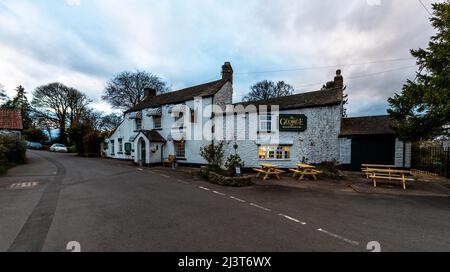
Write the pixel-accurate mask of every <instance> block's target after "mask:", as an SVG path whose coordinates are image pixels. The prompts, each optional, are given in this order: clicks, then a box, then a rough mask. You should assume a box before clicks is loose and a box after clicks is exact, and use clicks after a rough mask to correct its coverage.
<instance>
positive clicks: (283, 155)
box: [258, 145, 291, 160]
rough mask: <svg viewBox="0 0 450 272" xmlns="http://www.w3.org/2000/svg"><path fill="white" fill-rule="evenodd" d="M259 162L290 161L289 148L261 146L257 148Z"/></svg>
mask: <svg viewBox="0 0 450 272" xmlns="http://www.w3.org/2000/svg"><path fill="white" fill-rule="evenodd" d="M258 157H259V159H260V160H290V159H291V146H288V145H279V146H275V145H263V146H260V147H259V151H258Z"/></svg>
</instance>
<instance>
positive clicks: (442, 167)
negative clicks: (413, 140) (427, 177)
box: [411, 146, 450, 178]
mask: <svg viewBox="0 0 450 272" xmlns="http://www.w3.org/2000/svg"><path fill="white" fill-rule="evenodd" d="M411 168H412V169H415V170H419V171H422V172H424V173H430V174H436V175H439V176H443V177H447V178H450V148H446V149H445V148H443V147H419V146H413V147H412V150H411Z"/></svg>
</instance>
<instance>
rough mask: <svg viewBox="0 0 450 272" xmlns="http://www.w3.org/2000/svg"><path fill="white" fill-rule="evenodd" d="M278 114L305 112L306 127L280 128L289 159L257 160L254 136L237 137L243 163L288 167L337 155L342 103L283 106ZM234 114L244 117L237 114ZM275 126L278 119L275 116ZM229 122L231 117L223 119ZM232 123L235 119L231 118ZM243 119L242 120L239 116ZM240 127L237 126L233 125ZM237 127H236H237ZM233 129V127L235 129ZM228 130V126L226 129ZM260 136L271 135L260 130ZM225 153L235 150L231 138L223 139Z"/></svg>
mask: <svg viewBox="0 0 450 272" xmlns="http://www.w3.org/2000/svg"><path fill="white" fill-rule="evenodd" d="M280 114H305V115H306V116H307V118H308V129H307V130H306V131H304V132H280V134H279V139H280V143H281V144H283V143H286V144H289V145H291V144H292V146H291V159H289V160H260V159H259V158H258V142H257V141H256V140H249V139H246V140H238V141H236V143H237V145H238V149H237V150H236V153H237V154H239V155H240V156H241V158H242V160H243V161H244V162H245V167H258V166H259V165H260V164H261V163H271V164H276V165H278V166H280V167H283V168H291V167H293V166H294V165H295V164H298V163H300V162H302V161H303V159H305V160H306V162H307V163H313V164H314V163H320V162H324V161H331V160H338V159H339V151H340V150H339V138H338V137H339V134H340V128H341V116H342V115H341V107H340V106H339V105H336V106H326V107H315V108H306V109H298V110H283V111H280ZM236 118H244V117H243V116H237V117H236ZM244 119H245V128H239V129H246V135H247V136H248V129H249V117H248V115H247V117H245V118H244ZM274 122H275V124H274V127H276V123H277V120H274ZM225 123H227V124H232V123H233V122H231V121H226V122H225ZM234 123H235V124H236V123H238V122H234ZM239 123H241V124H242V123H244V120H239ZM235 127H239V126H235ZM236 129H237V128H236ZM236 129H235V130H236ZM227 132H228V130H227ZM259 137H260V138H263V137H270V135H263V134H260V136H259ZM226 144H227V145H226V156H228V155H229V154H234V152H235V150H234V149H233V146H234V144H235V142H234V141H227V142H226Z"/></svg>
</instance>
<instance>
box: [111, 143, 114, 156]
mask: <svg viewBox="0 0 450 272" xmlns="http://www.w3.org/2000/svg"><path fill="white" fill-rule="evenodd" d="M111 155H114V140H111Z"/></svg>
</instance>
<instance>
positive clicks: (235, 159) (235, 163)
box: [225, 154, 245, 174]
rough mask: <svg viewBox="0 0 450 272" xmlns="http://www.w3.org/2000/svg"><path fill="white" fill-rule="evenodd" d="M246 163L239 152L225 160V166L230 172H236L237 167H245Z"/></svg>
mask: <svg viewBox="0 0 450 272" xmlns="http://www.w3.org/2000/svg"><path fill="white" fill-rule="evenodd" d="M244 166H245V163H244V161H243V160H242V159H241V156H239V155H238V154H235V155H230V156H229V157H228V158H227V161H226V162H225V168H226V169H227V170H228V172H230V173H233V174H236V167H244Z"/></svg>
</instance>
